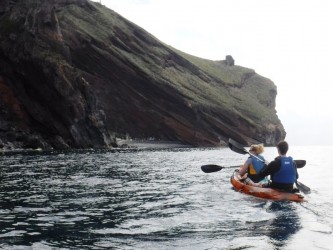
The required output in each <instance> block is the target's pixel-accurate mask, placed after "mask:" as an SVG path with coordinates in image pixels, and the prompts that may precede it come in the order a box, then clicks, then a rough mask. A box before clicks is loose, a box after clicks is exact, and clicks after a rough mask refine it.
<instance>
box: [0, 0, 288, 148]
mask: <svg viewBox="0 0 333 250" xmlns="http://www.w3.org/2000/svg"><path fill="white" fill-rule="evenodd" d="M276 95H277V90H276V86H275V85H274V83H273V82H272V81H270V80H269V79H267V78H264V77H262V76H260V75H258V74H256V73H255V71H254V70H252V69H247V68H244V67H240V66H236V65H234V61H233V59H232V57H227V60H222V61H209V60H204V59H201V58H197V57H194V56H191V55H187V54H185V53H183V52H181V51H178V50H176V49H174V48H171V47H169V46H167V45H165V44H164V43H163V42H161V41H159V40H157V39H156V38H155V37H153V36H152V35H151V34H149V33H147V32H146V31H145V30H143V29H142V28H140V27H138V26H137V25H135V24H133V23H131V22H129V21H128V20H126V19H125V18H123V17H121V16H120V15H118V14H117V13H115V12H114V11H112V10H110V9H107V8H105V7H104V6H102V5H100V4H98V3H94V2H90V1H88V0H49V1H42V0H0V146H2V147H5V148H38V147H40V148H56V149H60V148H89V147H99V148H105V147H109V146H117V145H116V141H115V137H116V136H118V137H125V136H130V137H132V138H141V139H142V138H149V137H154V138H156V139H162V140H172V141H180V142H183V143H186V144H190V145H194V146H214V145H220V143H222V144H223V143H224V142H225V141H226V140H227V138H229V137H232V138H234V139H236V140H238V141H240V142H241V143H253V142H263V143H265V144H268V145H271V144H275V143H276V142H277V141H279V140H280V139H282V138H284V137H285V131H284V128H283V126H282V124H281V122H280V120H279V119H278V117H277V115H276V110H275V98H276Z"/></svg>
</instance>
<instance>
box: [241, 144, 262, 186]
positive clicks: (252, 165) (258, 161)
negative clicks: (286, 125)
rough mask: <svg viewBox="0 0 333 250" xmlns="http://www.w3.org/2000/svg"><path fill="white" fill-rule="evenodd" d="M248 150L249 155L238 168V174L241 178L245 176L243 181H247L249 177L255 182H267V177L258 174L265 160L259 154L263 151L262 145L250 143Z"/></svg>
mask: <svg viewBox="0 0 333 250" xmlns="http://www.w3.org/2000/svg"><path fill="white" fill-rule="evenodd" d="M249 152H250V153H251V155H250V157H249V158H248V159H247V160H246V161H245V163H244V164H243V165H242V166H241V167H240V168H239V175H240V176H242V179H245V178H246V177H247V178H246V179H245V182H246V181H247V182H249V180H248V178H250V180H251V181H252V182H255V183H258V182H267V179H266V178H265V177H261V176H259V175H258V174H259V172H260V171H261V170H262V168H263V167H264V165H265V162H266V161H265V158H264V157H263V156H262V155H261V154H262V153H263V152H264V145H263V144H257V145H251V147H250V150H249ZM267 163H268V162H267ZM251 184H252V183H251Z"/></svg>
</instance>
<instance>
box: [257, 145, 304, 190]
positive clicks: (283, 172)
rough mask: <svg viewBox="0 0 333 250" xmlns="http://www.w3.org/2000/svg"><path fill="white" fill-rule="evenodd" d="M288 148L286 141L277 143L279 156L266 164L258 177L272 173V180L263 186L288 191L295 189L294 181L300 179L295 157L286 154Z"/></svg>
mask: <svg viewBox="0 0 333 250" xmlns="http://www.w3.org/2000/svg"><path fill="white" fill-rule="evenodd" d="M288 149H289V145H288V143H287V142H286V141H281V142H279V143H278V144H277V150H278V154H279V156H278V157H276V158H275V160H274V161H272V162H270V163H269V164H268V165H267V166H266V165H265V166H264V168H263V169H262V170H261V171H260V172H259V175H258V178H264V177H266V176H268V175H270V179H271V182H269V183H268V184H267V185H264V186H263V187H270V188H275V189H281V190H284V191H287V192H292V191H293V189H294V183H295V182H296V181H297V179H298V173H297V167H296V165H295V164H294V161H293V158H292V157H290V156H286V154H287V152H288Z"/></svg>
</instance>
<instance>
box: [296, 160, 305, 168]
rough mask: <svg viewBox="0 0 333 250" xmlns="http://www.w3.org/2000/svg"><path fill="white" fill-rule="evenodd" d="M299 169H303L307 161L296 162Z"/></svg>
mask: <svg viewBox="0 0 333 250" xmlns="http://www.w3.org/2000/svg"><path fill="white" fill-rule="evenodd" d="M294 162H295V164H296V167H297V168H302V167H304V166H305V164H306V160H294Z"/></svg>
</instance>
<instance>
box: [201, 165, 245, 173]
mask: <svg viewBox="0 0 333 250" xmlns="http://www.w3.org/2000/svg"><path fill="white" fill-rule="evenodd" d="M239 167H240V165H237V166H229V167H222V166H219V165H215V164H207V165H203V166H201V170H202V171H203V172H205V173H213V172H218V171H220V170H221V169H222V168H239Z"/></svg>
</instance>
